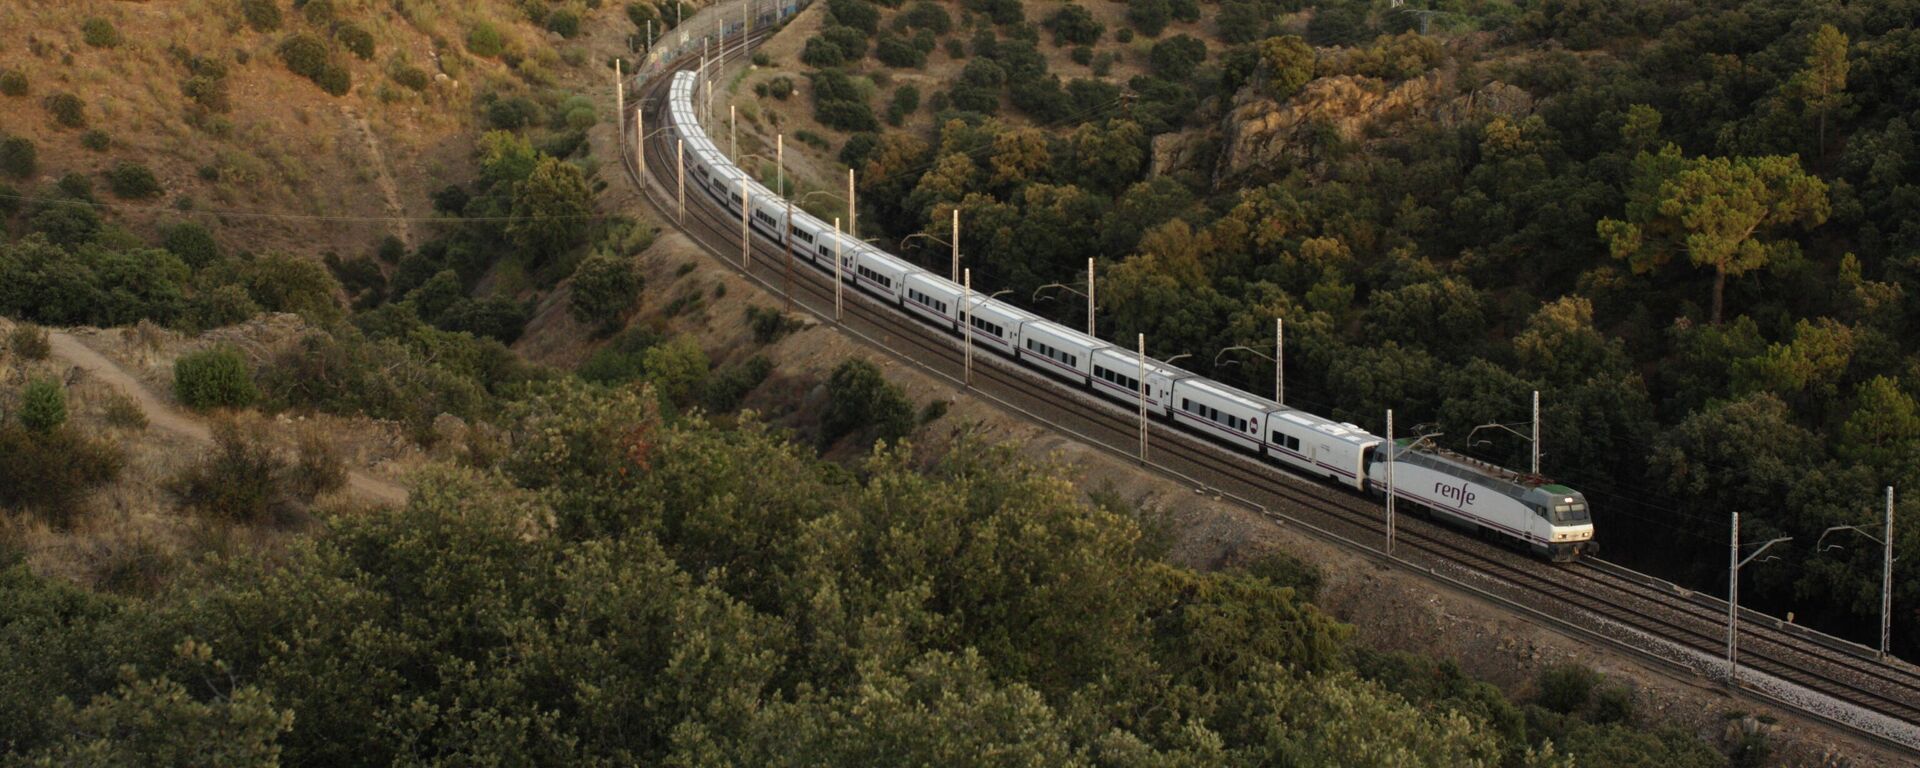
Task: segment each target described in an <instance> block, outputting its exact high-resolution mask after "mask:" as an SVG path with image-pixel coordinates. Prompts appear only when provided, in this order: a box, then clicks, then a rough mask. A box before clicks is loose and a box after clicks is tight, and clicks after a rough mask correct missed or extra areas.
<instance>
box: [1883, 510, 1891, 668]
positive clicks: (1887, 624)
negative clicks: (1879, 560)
mask: <svg viewBox="0 0 1920 768" xmlns="http://www.w3.org/2000/svg"><path fill="white" fill-rule="evenodd" d="M1885 544H1886V548H1887V552H1886V564H1885V565H1883V566H1881V571H1880V660H1881V661H1886V660H1887V658H1888V656H1887V653H1888V644H1889V641H1891V640H1892V639H1893V486H1891V485H1889V486H1887V530H1886V536H1885Z"/></svg>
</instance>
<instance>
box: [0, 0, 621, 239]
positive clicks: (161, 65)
mask: <svg viewBox="0 0 1920 768" xmlns="http://www.w3.org/2000/svg"><path fill="white" fill-rule="evenodd" d="M259 2H265V0H249V3H259ZM326 2H327V0H311V1H310V2H307V3H303V4H302V5H303V7H302V8H299V9H296V8H294V7H292V6H291V5H290V4H289V3H288V2H287V0H273V2H271V3H269V4H270V5H273V6H274V7H276V8H277V10H278V15H279V17H280V20H279V23H278V25H277V27H274V28H269V29H265V30H263V29H261V28H259V27H260V25H258V24H254V23H250V22H249V19H248V17H247V15H246V13H245V11H244V10H243V9H244V7H245V6H247V5H248V4H249V3H243V2H240V0H182V1H180V2H165V3H124V2H106V1H105V0H78V1H76V2H57V3H56V2H10V3H0V29H5V30H8V32H7V34H5V35H4V36H0V73H8V74H9V75H14V76H20V77H24V80H25V82H26V86H27V92H26V93H25V94H22V95H0V109H4V110H5V112H6V114H7V115H8V119H7V120H6V123H5V128H4V130H3V131H0V132H4V133H5V134H6V135H8V136H14V137H25V138H27V139H30V140H31V141H33V142H34V144H35V145H36V147H37V150H38V152H37V154H38V163H37V165H38V170H37V172H36V173H35V174H34V175H33V176H32V177H31V178H29V179H24V180H17V179H10V180H9V181H8V183H10V184H12V185H13V186H14V187H15V188H16V189H17V190H19V191H20V192H21V193H26V194H31V193H32V192H33V189H34V188H35V187H40V186H43V185H44V184H47V183H50V182H51V181H52V180H53V179H55V178H58V177H60V176H61V175H63V174H66V173H70V172H78V173H82V174H86V175H90V176H91V175H97V174H99V173H101V172H104V171H105V170H107V169H109V168H112V167H114V166H115V165H116V164H117V163H121V162H125V161H133V162H138V163H142V164H144V165H146V166H147V167H150V168H151V169H152V171H153V173H154V175H155V177H156V179H157V181H158V182H159V186H160V188H161V194H159V195H157V196H153V197H150V198H147V199H116V200H114V201H113V202H114V203H116V204H119V205H122V206H125V207H123V208H121V210H120V211H119V213H120V218H122V219H124V220H126V221H128V222H129V223H132V224H135V225H140V224H156V223H164V222H165V221H167V220H170V219H172V218H175V217H180V216H192V217H193V218H196V219H198V220H202V221H204V222H205V223H207V224H209V225H210V226H212V227H214V228H215V230H216V232H217V233H218V234H219V235H220V236H221V239H222V240H223V241H225V242H227V243H228V244H229V245H231V246H234V247H244V248H250V249H255V250H262V249H268V248H283V249H287V250H295V251H299V252H303V253H305V252H313V253H316V254H317V252H318V251H319V250H321V249H323V248H334V249H337V250H341V251H343V252H355V251H359V250H363V249H365V248H367V247H368V246H369V244H370V243H373V242H375V241H377V240H378V239H379V238H380V237H381V236H383V235H386V234H390V233H398V234H401V235H402V236H403V237H404V236H406V235H407V231H406V229H407V227H405V226H404V225H403V224H396V223H393V222H379V221H369V220H367V219H369V218H375V217H383V216H405V217H428V216H431V215H432V207H431V202H430V200H429V195H430V193H431V192H432V191H434V190H437V189H439V188H441V187H443V186H445V185H446V184H449V183H456V182H461V181H464V180H466V179H467V178H469V177H470V176H471V170H470V165H471V163H470V155H471V152H472V147H473V142H474V139H475V137H476V136H477V135H478V134H479V132H480V130H481V129H482V126H481V125H479V122H480V119H479V118H480V109H479V104H480V102H481V101H482V100H484V98H486V95H487V94H493V93H506V92H524V91H538V90H540V89H546V88H556V89H562V90H567V91H588V92H590V91H589V87H588V85H587V84H588V83H594V79H593V78H594V75H595V73H598V72H599V67H597V66H595V65H593V64H592V63H591V62H590V60H589V59H590V57H589V55H588V53H587V51H586V50H585V48H583V47H582V44H583V43H584V39H582V40H575V41H569V40H565V39H562V38H561V37H560V36H558V35H556V34H551V33H549V32H547V31H545V30H543V29H540V28H538V27H537V26H536V25H535V24H534V23H533V22H532V21H530V20H529V18H528V15H527V13H526V12H525V11H523V10H522V8H521V7H520V5H519V4H516V3H513V2H509V1H508V0H398V1H397V2H387V1H386V0H331V18H326V17H325V15H323V14H320V13H318V12H317V11H316V12H310V11H313V9H315V8H316V7H319V6H323V5H325V4H326ZM541 6H543V7H544V6H545V4H541ZM555 7H566V6H555ZM582 13H583V16H584V18H583V22H582V28H583V30H586V31H593V30H594V29H595V28H596V27H613V26H618V27H620V28H621V29H622V30H623V31H624V30H625V29H627V28H628V27H630V25H629V24H628V23H627V22H626V20H625V19H624V18H623V17H622V16H621V15H620V14H619V11H618V10H617V8H603V9H601V10H597V11H591V12H587V11H584V10H583V11H582ZM349 27H351V29H353V30H359V31H360V32H364V33H365V34H364V36H361V35H360V32H349V31H347V29H348V28H349ZM103 28H104V29H110V30H111V31H112V32H113V36H114V38H115V39H114V40H113V41H112V44H111V45H104V46H97V45H93V44H90V39H89V36H88V30H95V32H96V36H95V37H93V38H92V39H91V42H98V41H100V40H101V38H100V37H98V36H97V33H98V30H100V29H103ZM482 28H484V29H489V30H492V31H493V33H494V34H495V35H497V38H498V40H499V44H498V52H497V53H493V55H490V56H481V55H476V54H475V53H474V52H473V51H472V50H470V47H469V42H468V41H469V38H470V36H471V35H473V33H474V31H475V30H477V29H482ZM297 35H304V36H307V37H310V38H312V39H315V40H318V41H321V42H322V43H323V44H324V47H325V49H326V51H327V61H328V62H329V63H330V64H332V65H334V66H336V67H337V68H338V69H339V70H342V71H344V73H345V74H346V75H347V77H348V78H349V80H350V83H351V87H350V90H348V91H347V92H346V93H345V94H344V95H341V96H334V95H330V94H329V93H328V92H327V91H325V90H323V89H322V87H321V86H320V85H318V84H317V83H316V82H313V81H310V80H309V79H307V78H304V77H301V76H300V75H297V74H294V73H293V72H292V71H290V70H289V66H288V65H287V64H285V63H283V58H282V55H281V53H280V49H281V46H282V45H283V43H285V41H287V40H289V39H290V38H293V37H295V36H297ZM615 39H616V40H617V39H618V37H617V35H616V36H615ZM356 48H357V49H358V50H355V49H356ZM360 51H366V52H367V55H366V56H365V57H362V56H361V55H359V53H360ZM489 52H491V49H490V48H489ZM221 71H224V73H225V75H224V77H222V76H219V75H220V73H221ZM603 90H604V89H603ZM63 93H68V94H73V95H74V96H76V97H78V98H79V99H80V101H81V102H82V103H83V109H82V110H81V119H82V120H83V121H84V126H83V127H69V126H65V125H62V124H61V123H60V122H59V121H58V120H56V116H55V115H54V114H53V113H52V112H51V111H50V110H48V109H45V108H43V104H44V103H45V102H46V100H47V99H48V97H50V96H54V95H56V94H63ZM96 132H97V133H96ZM101 186H104V185H101ZM259 212H270V213H272V214H274V215H273V216H266V217H261V216H255V215H249V214H254V213H259ZM339 217H345V218H344V220H343V219H342V218H339Z"/></svg>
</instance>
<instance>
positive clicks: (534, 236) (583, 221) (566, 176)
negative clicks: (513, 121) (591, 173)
mask: <svg viewBox="0 0 1920 768" xmlns="http://www.w3.org/2000/svg"><path fill="white" fill-rule="evenodd" d="M592 198H593V195H592V193H591V192H590V191H588V190H587V182H586V177H585V175H583V174H582V173H581V172H580V169H579V167H577V166H575V165H573V164H571V163H567V162H564V161H562V160H560V159H558V158H553V157H544V158H541V159H540V160H539V161H538V162H537V163H536V164H535V165H534V167H533V170H532V171H531V172H530V173H528V174H527V177H526V178H525V179H524V180H522V181H520V182H518V183H516V184H515V185H514V187H513V208H512V212H513V217H514V219H513V221H512V222H510V223H508V224H507V234H508V236H510V237H512V238H513V239H514V242H515V243H516V244H518V245H520V247H522V248H525V249H527V250H528V251H530V252H532V253H533V254H534V255H535V259H536V262H537V260H539V259H544V258H551V257H553V256H555V255H558V254H559V253H561V252H563V251H566V250H569V249H571V248H574V247H576V246H578V245H580V244H582V243H583V242H585V239H586V235H587V231H588V225H589V224H590V223H591V222H590V221H589V220H588V219H589V217H590V216H591V215H592V214H593V204H592Z"/></svg>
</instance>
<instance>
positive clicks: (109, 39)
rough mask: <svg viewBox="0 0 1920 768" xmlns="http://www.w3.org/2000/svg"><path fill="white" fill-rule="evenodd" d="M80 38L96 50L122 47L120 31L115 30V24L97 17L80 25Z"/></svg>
mask: <svg viewBox="0 0 1920 768" xmlns="http://www.w3.org/2000/svg"><path fill="white" fill-rule="evenodd" d="M80 38H81V39H82V40H85V41H86V43H87V45H91V46H93V47H95V48H113V47H117V46H119V45H120V30H118V29H114V28H113V22H111V21H107V20H106V19H102V18H98V17H95V18H91V19H87V20H86V21H84V22H81V23H80Z"/></svg>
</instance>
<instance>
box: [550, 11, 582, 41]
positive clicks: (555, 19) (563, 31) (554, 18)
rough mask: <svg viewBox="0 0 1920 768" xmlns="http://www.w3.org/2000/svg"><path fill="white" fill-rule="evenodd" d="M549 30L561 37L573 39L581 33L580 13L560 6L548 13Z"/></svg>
mask: <svg viewBox="0 0 1920 768" xmlns="http://www.w3.org/2000/svg"><path fill="white" fill-rule="evenodd" d="M547 30H548V31H551V32H555V33H558V34H559V35H560V36H561V37H564V38H567V39H572V38H573V37H574V36H575V35H578V34H580V14H577V13H574V12H573V11H572V10H570V9H567V8H560V9H558V10H555V11H554V12H553V13H550V14H547Z"/></svg>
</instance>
